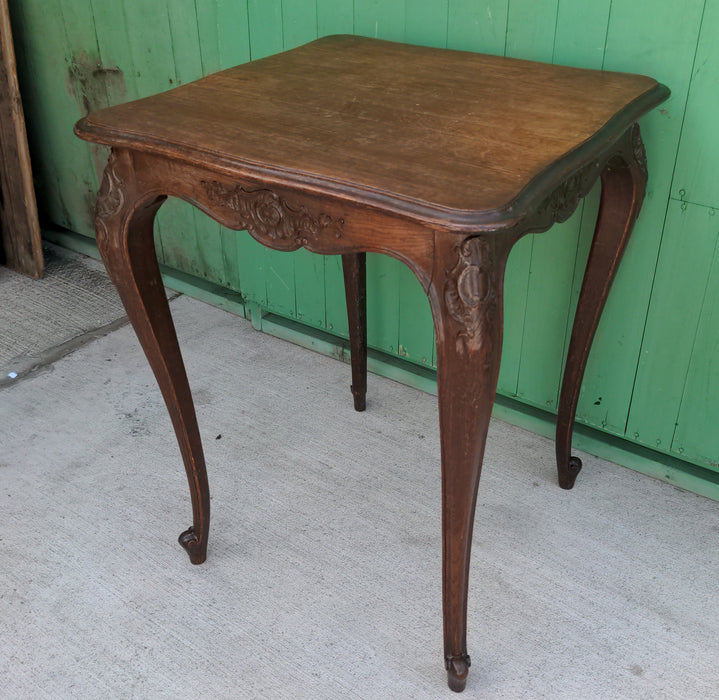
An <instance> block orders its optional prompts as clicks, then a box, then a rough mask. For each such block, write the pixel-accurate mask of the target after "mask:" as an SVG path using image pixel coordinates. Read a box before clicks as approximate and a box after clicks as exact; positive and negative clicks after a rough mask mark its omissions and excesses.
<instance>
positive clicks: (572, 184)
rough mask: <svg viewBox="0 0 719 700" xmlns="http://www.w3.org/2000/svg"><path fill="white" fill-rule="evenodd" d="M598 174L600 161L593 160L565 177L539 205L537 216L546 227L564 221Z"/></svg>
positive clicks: (587, 191)
mask: <svg viewBox="0 0 719 700" xmlns="http://www.w3.org/2000/svg"><path fill="white" fill-rule="evenodd" d="M599 174H600V163H599V162H597V161H593V162H591V163H589V164H588V165H586V166H584V167H583V168H582V169H581V170H579V171H577V172H576V173H574V174H573V175H571V176H570V177H569V178H567V179H566V180H565V181H564V182H563V183H562V184H561V185H559V187H557V188H556V189H555V190H554V191H553V192H552V194H550V195H549V196H548V197H547V198H546V199H545V200H544V201H543V202H542V204H541V205H540V206H539V208H538V210H537V213H538V215H539V216H538V218H539V220H540V221H542V223H543V224H545V223H546V225H547V228H548V227H549V226H551V225H552V224H555V223H557V222H562V221H566V220H567V219H568V218H569V217H570V216H571V215H572V214H573V213H574V210H575V209H576V208H577V206H578V205H579V200H580V199H581V198H582V197H585V196H586V195H587V194H588V193H589V190H590V189H592V185H593V184H594V183H595V182H596V180H597V178H598V177H599Z"/></svg>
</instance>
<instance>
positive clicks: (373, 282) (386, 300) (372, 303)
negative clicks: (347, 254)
mask: <svg viewBox="0 0 719 700" xmlns="http://www.w3.org/2000/svg"><path fill="white" fill-rule="evenodd" d="M400 265H402V263H400V262H399V261H397V260H394V259H392V258H390V257H388V256H387V255H379V254H376V253H368V254H367V345H369V346H370V347H373V348H376V349H377V350H383V351H384V352H389V353H391V354H393V355H395V354H397V347H398V345H399V266H400Z"/></svg>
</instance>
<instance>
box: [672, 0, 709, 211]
mask: <svg viewBox="0 0 719 700" xmlns="http://www.w3.org/2000/svg"><path fill="white" fill-rule="evenodd" d="M718 33H719V3H717V2H707V3H706V9H705V11H704V18H703V21H702V29H701V34H700V37H699V45H698V47H697V56H696V61H695V62H694V71H693V73H692V82H691V89H690V91H689V100H688V102H687V108H686V114H685V116H684V123H683V126H682V135H681V142H680V144H679V154H678V157H677V166H676V170H675V172H674V183H673V186H672V195H673V196H674V197H678V198H679V199H684V200H687V201H690V202H694V203H696V204H704V205H706V206H713V207H719V168H717V158H718V154H719V131H718V130H717V129H716V115H717V114H719V42H717V40H716V37H717V34H718Z"/></svg>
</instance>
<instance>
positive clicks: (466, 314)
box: [444, 236, 498, 358]
mask: <svg viewBox="0 0 719 700" xmlns="http://www.w3.org/2000/svg"><path fill="white" fill-rule="evenodd" d="M457 253H458V256H459V259H458V260H457V263H456V265H455V266H454V267H453V268H452V270H451V271H450V272H449V273H448V276H447V281H446V283H445V287H444V301H445V304H446V305H447V311H448V312H449V315H450V316H451V317H452V318H453V319H454V320H455V321H457V322H458V323H459V324H460V326H461V328H460V330H459V332H458V333H457V336H456V343H457V352H458V353H459V354H464V353H466V352H470V351H471V352H476V351H479V350H481V351H482V352H483V353H484V354H485V357H487V358H489V357H490V356H491V354H492V351H493V347H492V335H491V333H490V332H489V330H490V324H493V323H494V322H495V321H496V319H494V318H493V316H492V314H494V313H496V308H497V293H498V290H497V285H496V281H495V280H494V277H493V271H494V267H495V265H494V252H493V248H492V246H491V244H490V242H489V241H488V240H487V239H485V238H482V237H479V236H477V237H474V238H468V239H466V240H465V241H463V242H462V243H461V244H460V245H459V246H458V247H457Z"/></svg>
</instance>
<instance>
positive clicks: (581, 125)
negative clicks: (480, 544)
mask: <svg viewBox="0 0 719 700" xmlns="http://www.w3.org/2000/svg"><path fill="white" fill-rule="evenodd" d="M668 95H669V91H668V89H667V88H666V87H664V86H663V85H660V84H658V83H657V82H656V81H654V80H652V79H650V78H647V77H643V76H637V75H627V74H618V73H605V72H599V71H589V70H579V69H574V68H566V67H561V66H550V65H544V64H539V63H532V62H528V61H520V60H513V59H507V58H501V57H496V56H484V55H480V54H472V53H464V52H456V51H447V50H441V49H430V48H421V47H416V46H406V45H401V44H395V43H390V42H384V41H378V40H373V39H365V38H361V37H352V36H341V37H327V38H324V39H320V40H318V41H315V42H312V43H311V44H307V45H306V46H303V47H300V48H297V49H294V50H292V51H288V52H285V53H282V54H278V55H276V56H272V57H269V58H264V59H262V60H258V61H255V62H252V63H249V64H246V65H242V66H239V67H237V68H232V69H230V70H226V71H223V72H220V73H217V74H215V75H211V76H208V77H207V78H204V79H202V80H199V81H197V82H194V83H191V84H188V85H184V86H182V87H179V88H176V89H174V90H171V91H169V92H166V93H164V94H161V95H157V96H154V97H150V98H147V99H144V100H139V101H136V102H132V103H129V104H125V105H120V106H117V107H112V108H110V109H106V110H102V111H100V112H97V113H94V114H91V115H90V116H88V117H87V118H85V119H83V120H81V121H80V122H79V123H78V125H77V126H76V133H77V134H78V135H79V136H80V137H81V138H83V139H86V140H88V141H94V142H97V143H101V144H106V145H109V146H111V147H112V152H111V155H110V160H109V163H108V166H107V169H106V170H105V174H104V177H103V181H102V186H101V188H100V193H99V198H98V203H97V217H96V232H97V242H98V247H99V249H100V253H101V254H102V258H103V260H104V262H105V265H106V267H107V270H108V272H109V274H110V277H111V278H112V280H113V282H114V283H115V285H116V286H117V288H118V290H119V292H120V296H121V297H122V300H123V303H124V305H125V308H126V309H127V313H128V315H129V317H130V319H131V321H132V323H133V326H134V328H135V331H136V332H137V335H138V337H139V339H140V342H141V344H142V347H143V349H144V351H145V353H146V355H147V358H148V360H149V362H150V364H151V366H152V369H153V371H154V373H155V376H156V378H157V381H158V383H159V385H160V388H161V390H162V393H163V396H164V398H165V402H166V404H167V408H168V410H169V413H170V416H171V418H172V422H173V425H174V428H175V432H176V434H177V439H178V442H179V445H180V450H181V452H182V458H183V460H184V464H185V469H186V471H187V476H188V480H189V484H190V493H191V496H192V509H193V525H192V527H191V528H190V529H189V530H187V531H185V532H184V533H182V535H181V536H180V542H181V544H182V545H183V546H184V547H185V548H186V549H187V551H188V553H189V555H190V559H191V560H192V562H193V563H195V564H199V563H201V562H202V561H204V559H205V555H206V549H207V537H208V528H209V513H210V509H209V506H210V501H209V490H208V484H207V475H206V471H205V462H204V457H203V453H202V445H201V442H200V435H199V431H198V427H197V421H196V418H195V410H194V406H193V402H192V396H191V393H190V388H189V385H188V381H187V377H186V373H185V369H184V366H183V362H182V358H181V355H180V349H179V346H178V342H177V338H176V335H175V330H174V326H173V323H172V319H171V316H170V311H169V307H168V304H167V300H166V298H165V295H164V292H163V285H162V280H161V277H160V272H159V268H158V265H157V261H156V257H155V251H154V243H153V230H152V229H153V220H154V217H155V214H156V212H157V210H158V208H159V207H160V205H161V204H162V203H163V201H164V200H165V199H166V197H168V196H172V197H179V198H181V199H184V200H186V201H188V202H191V203H192V204H193V205H195V206H197V207H199V208H200V209H201V210H202V211H204V212H206V213H207V214H209V215H210V216H211V217H213V218H214V219H216V220H217V221H219V222H220V223H221V224H223V225H225V226H227V227H229V228H232V229H237V230H247V231H248V232H249V233H250V234H251V235H252V236H253V237H254V238H255V239H257V240H258V241H260V242H261V243H263V244H264V245H266V246H269V247H270V248H274V249H276V250H296V249H297V248H300V247H304V248H307V249H308V250H310V251H314V252H317V253H324V254H341V255H342V262H343V266H344V272H345V290H346V293H347V308H348V315H349V320H350V345H351V351H352V392H353V395H354V401H355V408H357V409H358V410H362V409H364V404H365V389H366V309H365V274H364V264H365V253H366V252H367V251H372V252H378V253H385V254H387V255H391V256H393V257H395V258H397V259H399V260H402V261H403V262H404V263H406V264H407V265H408V266H409V268H410V269H411V270H412V271H413V272H414V274H415V275H416V276H417V278H418V279H419V281H420V283H421V284H422V287H423V288H424V290H425V291H426V293H427V296H428V297H429V301H430V305H431V309H432V315H433V318H434V324H435V332H436V339H437V361H438V369H437V378H438V395H439V420H440V436H441V437H440V439H441V454H442V535H443V605H444V645H445V664H446V668H447V672H448V677H449V686H450V688H452V689H453V690H458V691H459V690H462V689H463V688H464V686H465V683H466V679H467V671H468V667H469V664H470V659H469V656H468V654H467V642H466V618H467V587H468V575H469V562H470V546H471V540H472V526H473V520H474V510H475V503H476V498H477V486H478V483H479V475H480V470H481V465H482V457H483V453H484V445H485V439H486V434H487V427H488V424H489V418H490V413H491V409H492V404H493V401H494V396H495V390H496V384H497V375H498V372H499V362H500V353H501V346H502V287H503V276H504V269H505V263H506V261H507V256H508V254H509V252H510V249H511V248H512V246H513V245H514V244H515V243H516V242H517V240H518V239H519V238H520V237H522V236H523V235H525V234H527V233H530V232H541V231H545V230H547V229H548V228H550V227H551V226H552V224H554V223H555V222H558V221H564V220H565V219H567V218H568V217H569V216H570V214H571V213H572V212H573V211H574V210H575V208H576V207H577V204H578V202H579V200H580V199H581V198H582V197H583V196H584V195H586V194H587V193H588V192H589V190H590V188H591V187H592V186H593V184H594V183H595V182H596V181H597V180H598V179H599V178H601V182H602V194H601V203H600V211H599V217H598V221H597V226H596V230H595V234H594V239H593V243H592V246H591V251H590V255H589V261H588V263H587V269H586V272H585V277H584V282H583V285H582V290H581V294H580V298H579V301H578V307H577V311H576V318H575V322H574V328H573V331H572V336H571V342H570V347H569V353H568V357H567V362H566V367H565V374H564V379H563V384H562V390H561V399H560V405H559V415H558V421H557V467H558V472H559V484H560V486H562V487H563V488H571V487H572V485H573V484H574V480H575V478H576V476H577V473H578V472H579V469H580V468H581V462H580V461H579V459H577V458H576V457H573V456H572V455H571V452H570V449H571V437H572V424H573V421H574V415H575V411H576V406H577V399H578V395H579V388H580V384H581V378H582V374H583V372H584V368H585V365H586V361H587V355H588V353H589V348H590V345H591V342H592V338H593V336H594V332H595V330H596V328H597V324H598V322H599V317H600V314H601V311H602V308H603V306H604V301H605V299H606V297H607V294H608V292H609V288H610V285H611V283H612V280H613V278H614V275H615V272H616V269H617V265H618V264H619V260H620V258H621V255H622V252H623V250H624V248H625V245H626V243H627V239H628V237H629V234H630V232H631V229H632V227H633V224H634V221H635V219H636V217H637V214H638V212H639V209H640V207H641V203H642V199H643V196H644V190H645V187H646V179H647V169H646V158H645V153H644V147H643V145H642V140H641V137H640V134H639V127H638V125H637V123H636V122H637V120H638V119H639V118H640V117H641V116H642V115H643V114H645V113H646V112H647V111H649V110H650V109H652V108H653V107H655V106H656V105H658V104H659V103H661V102H662V101H663V100H664V99H666V98H667V96H668Z"/></svg>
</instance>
